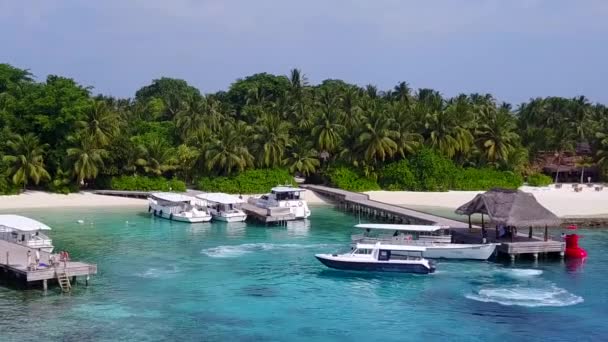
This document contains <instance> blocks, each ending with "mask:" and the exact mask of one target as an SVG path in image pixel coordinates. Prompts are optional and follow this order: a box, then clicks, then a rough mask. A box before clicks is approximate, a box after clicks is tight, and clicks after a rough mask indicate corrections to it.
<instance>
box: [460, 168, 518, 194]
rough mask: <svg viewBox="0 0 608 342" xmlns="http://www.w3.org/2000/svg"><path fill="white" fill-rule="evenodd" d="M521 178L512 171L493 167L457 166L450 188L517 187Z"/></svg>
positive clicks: (472, 189)
mask: <svg viewBox="0 0 608 342" xmlns="http://www.w3.org/2000/svg"><path fill="white" fill-rule="evenodd" d="M522 184H523V178H522V177H521V176H520V175H519V174H516V173H514V172H510V171H498V170H494V169H488V168H483V169H473V168H466V169H462V168H458V169H457V172H456V173H455V174H454V180H453V185H452V187H451V190H465V191H474V190H490V189H492V188H505V189H517V188H519V187H520V186H521V185H522Z"/></svg>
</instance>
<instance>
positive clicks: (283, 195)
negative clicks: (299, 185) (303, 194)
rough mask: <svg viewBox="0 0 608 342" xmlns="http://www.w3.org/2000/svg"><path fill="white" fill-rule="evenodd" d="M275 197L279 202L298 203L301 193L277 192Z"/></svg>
mask: <svg viewBox="0 0 608 342" xmlns="http://www.w3.org/2000/svg"><path fill="white" fill-rule="evenodd" d="M274 196H275V198H276V199H277V201H297V200H299V199H300V192H299V191H293V192H275V193H274Z"/></svg>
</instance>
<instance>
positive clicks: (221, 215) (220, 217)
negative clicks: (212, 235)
mask: <svg viewBox="0 0 608 342" xmlns="http://www.w3.org/2000/svg"><path fill="white" fill-rule="evenodd" d="M196 198H198V199H201V200H203V201H206V202H207V208H209V213H210V214H211V216H212V217H213V219H214V220H217V221H224V222H242V221H245V219H247V214H245V212H244V211H243V210H241V208H240V205H241V204H242V203H245V202H244V201H243V200H242V199H240V198H239V197H236V196H233V195H229V194H224V193H219V192H209V193H204V194H199V195H196Z"/></svg>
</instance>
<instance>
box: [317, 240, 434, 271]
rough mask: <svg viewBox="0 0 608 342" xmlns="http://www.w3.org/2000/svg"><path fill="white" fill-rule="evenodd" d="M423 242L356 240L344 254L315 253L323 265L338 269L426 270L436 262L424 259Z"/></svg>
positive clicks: (432, 269)
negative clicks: (404, 242) (385, 242)
mask: <svg viewBox="0 0 608 342" xmlns="http://www.w3.org/2000/svg"><path fill="white" fill-rule="evenodd" d="M425 251H426V248H425V247H422V246H409V245H384V244H381V243H376V244H357V245H356V246H355V247H354V249H353V250H352V251H351V252H350V253H346V254H316V255H315V257H316V258H317V259H318V260H319V261H320V262H321V263H323V265H325V266H327V267H330V268H335V269H339V270H350V271H382V272H404V273H422V274H428V273H433V272H435V265H434V264H433V263H432V262H431V261H429V260H427V259H425V258H424V257H423V256H422V253H424V252H425Z"/></svg>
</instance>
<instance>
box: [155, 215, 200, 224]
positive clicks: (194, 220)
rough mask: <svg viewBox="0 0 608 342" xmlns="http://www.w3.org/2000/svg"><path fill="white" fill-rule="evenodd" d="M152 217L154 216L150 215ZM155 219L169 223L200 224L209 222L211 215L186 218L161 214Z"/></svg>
mask: <svg viewBox="0 0 608 342" xmlns="http://www.w3.org/2000/svg"><path fill="white" fill-rule="evenodd" d="M152 215H154V214H152ZM154 216H156V217H160V218H164V219H167V220H170V221H178V222H186V223H202V222H209V221H211V215H209V216H196V217H187V216H179V215H173V216H170V214H166V213H163V214H162V215H160V214H156V215H154Z"/></svg>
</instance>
